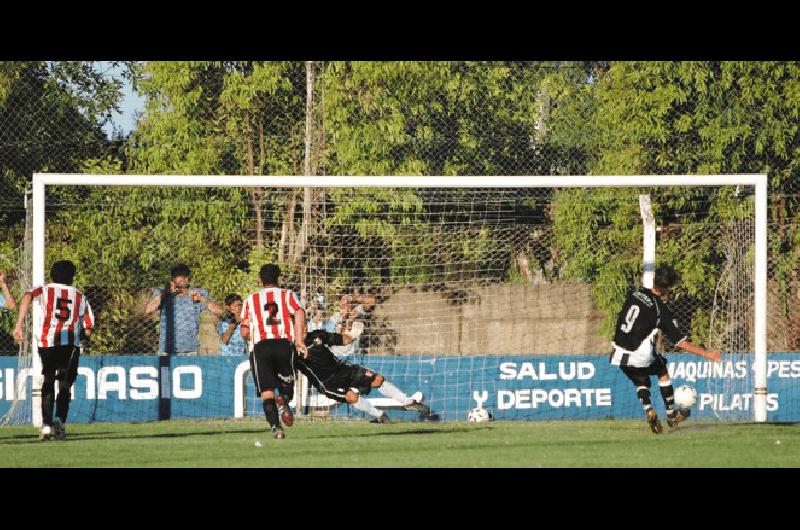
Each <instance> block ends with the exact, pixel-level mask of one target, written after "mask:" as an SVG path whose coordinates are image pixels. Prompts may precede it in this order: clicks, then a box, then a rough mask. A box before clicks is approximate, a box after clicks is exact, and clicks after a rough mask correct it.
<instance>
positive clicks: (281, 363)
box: [250, 339, 294, 401]
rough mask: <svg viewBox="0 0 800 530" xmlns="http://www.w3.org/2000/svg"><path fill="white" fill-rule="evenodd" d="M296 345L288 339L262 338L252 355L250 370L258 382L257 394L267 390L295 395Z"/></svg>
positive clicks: (289, 395) (285, 394) (288, 397)
mask: <svg viewBox="0 0 800 530" xmlns="http://www.w3.org/2000/svg"><path fill="white" fill-rule="evenodd" d="M293 360H294V345H293V344H292V343H291V342H289V341H288V340H286V339H270V340H262V341H261V342H259V343H258V344H256V345H255V347H254V348H253V353H252V354H251V355H250V370H251V371H252V372H253V380H254V381H255V384H256V394H257V395H259V396H260V395H261V393H262V392H265V391H267V390H271V391H275V389H276V388H277V389H279V390H280V393H281V394H283V395H284V396H286V398H287V401H291V400H292V396H294V362H293Z"/></svg>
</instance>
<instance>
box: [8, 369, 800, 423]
mask: <svg viewBox="0 0 800 530" xmlns="http://www.w3.org/2000/svg"><path fill="white" fill-rule="evenodd" d="M348 361H349V362H352V363H355V364H361V365H363V366H367V367H369V368H370V369H372V370H374V371H377V372H378V373H381V374H383V375H384V376H385V377H386V379H387V380H389V381H391V382H392V383H394V384H395V385H396V386H397V387H398V388H400V389H401V390H403V391H404V392H405V393H406V394H408V395H412V394H414V393H416V392H421V393H422V394H423V396H424V400H425V402H426V403H428V405H429V406H430V407H431V408H432V409H433V411H434V412H436V413H438V414H439V415H440V416H441V418H442V419H443V420H463V419H465V418H466V415H467V412H468V411H469V410H470V409H472V408H474V407H477V406H482V407H483V408H486V409H487V410H489V411H490V412H491V413H492V415H493V416H494V417H495V419H498V420H560V419H569V420H579V419H602V418H631V419H635V418H641V417H642V415H643V413H642V408H641V405H640V404H639V401H638V399H637V397H636V390H635V388H634V386H633V384H632V383H631V382H630V381H629V380H628V379H627V378H626V377H625V375H624V374H623V373H622V372H621V371H620V370H619V368H618V367H615V366H611V365H609V364H608V360H607V358H606V357H605V356H596V355H592V356H588V355H587V356H575V355H565V356H555V355H554V356H510V355H509V356H470V357H422V356H407V357H369V356H354V357H351V358H349V359H348ZM667 361H668V366H669V370H670V375H671V377H672V382H673V385H674V386H675V387H676V388H677V387H678V386H681V385H684V384H686V385H689V386H692V387H693V388H695V389H696V390H697V393H698V399H697V403H696V404H695V405H694V407H693V416H694V417H699V418H715V417H722V418H724V419H740V420H751V419H752V410H753V395H752V389H753V370H752V361H751V360H750V359H746V360H742V357H741V356H736V357H733V356H729V355H725V356H723V360H722V362H720V363H712V362H709V361H706V360H705V359H702V358H700V357H697V356H694V355H688V354H685V355H684V354H673V355H669V356H668V358H667ZM767 372H768V395H767V411H768V419H769V420H770V421H800V400H798V399H797V397H796V396H797V394H798V392H797V390H796V389H797V388H798V385H797V383H798V379H800V353H778V354H770V356H769V360H768V367H767ZM22 379H24V380H25V381H26V385H25V387H26V388H25V390H24V392H22V393H20V395H19V396H20V397H21V398H22V400H23V401H24V402H25V404H26V406H28V407H30V405H29V403H30V388H31V377H30V374H29V373H24V372H23V373H20V372H19V370H18V369H17V359H16V358H15V357H0V415H2V414H5V413H6V411H7V410H8V408H9V407H10V405H11V403H12V401H13V399H14V392H15V389H16V388H18V387H19V382H20V381H21V380H22ZM652 381H653V386H652V388H651V391H652V397H653V403H654V406H655V407H656V410H658V411H663V403H662V401H661V396H660V392H659V390H658V384H657V382H656V380H655V378H652ZM73 396H74V397H73V402H72V406H71V408H70V421H71V422H102V421H153V420H158V419H169V418H172V419H189V418H231V417H234V416H237V415H241V412H242V410H243V411H245V414H247V415H256V416H260V415H261V414H262V412H261V406H260V403H259V400H258V399H257V397H256V395H255V391H254V388H253V382H252V377H251V375H250V373H249V364H248V362H247V360H246V359H245V358H244V357H221V356H208V357H205V356H198V357H166V358H165V357H155V356H85V357H82V358H81V361H80V368H79V371H78V379H77V381H76V384H75V386H74V389H73ZM368 398H369V399H376V398H383V396H382V395H381V394H380V393H379V391H377V390H373V391H372V392H370V394H369V396H368ZM237 403H238V405H237ZM310 403H311V404H312V405H313V404H314V403H315V401H314V400H311V401H310ZM237 406H238V407H239V414H237ZM333 414H334V415H358V413H356V412H355V411H354V410H353V409H352V407H349V406H340V407H338V408H337V409H335V411H334V412H333ZM414 417H415V416H414V414H413V413H410V412H402V411H398V412H393V413H392V418H397V419H409V420H410V419H413V418H414Z"/></svg>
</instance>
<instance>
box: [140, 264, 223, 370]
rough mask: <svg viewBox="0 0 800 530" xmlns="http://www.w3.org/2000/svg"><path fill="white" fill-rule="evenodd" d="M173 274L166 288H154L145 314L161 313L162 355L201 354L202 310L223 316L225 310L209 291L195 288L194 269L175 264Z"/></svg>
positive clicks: (160, 349)
mask: <svg viewBox="0 0 800 530" xmlns="http://www.w3.org/2000/svg"><path fill="white" fill-rule="evenodd" d="M170 276H171V278H172V279H171V280H170V282H169V284H167V285H166V286H165V287H164V288H163V289H159V288H156V289H153V298H152V299H151V300H150V301H149V302H148V303H147V306H146V307H145V313H147V314H148V315H149V314H152V313H154V312H156V311H160V313H161V315H160V317H161V326H160V333H159V347H158V350H159V352H160V353H161V354H165V355H172V354H178V355H197V352H198V351H199V350H200V341H199V340H198V333H199V331H200V313H202V312H203V311H204V310H206V309H208V310H209V311H211V312H212V313H214V314H215V315H217V316H221V315H222V314H223V313H224V309H223V307H222V306H221V305H219V304H218V303H217V302H215V301H214V300H213V299H211V298H210V297H209V295H208V291H206V290H205V289H202V288H198V287H191V285H190V281H191V271H190V270H189V267H187V266H186V265H184V264H183V263H178V264H177V265H175V266H174V267H172V269H171V270H170Z"/></svg>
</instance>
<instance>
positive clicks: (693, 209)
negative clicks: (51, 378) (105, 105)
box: [3, 175, 766, 423]
mask: <svg viewBox="0 0 800 530" xmlns="http://www.w3.org/2000/svg"><path fill="white" fill-rule="evenodd" d="M765 182H766V180H765V178H764V177H761V176H748V175H741V176H701V177H697V176H688V177H687V176H659V177H656V176H640V177H231V176H216V177H214V176H203V177H198V176H136V175H118V176H114V175H35V178H34V200H33V201H29V205H30V208H31V220H30V224H31V225H32V228H31V231H30V232H31V235H30V242H29V243H30V245H29V247H30V250H31V271H32V273H31V284H32V285H41V284H42V283H46V282H47V281H49V269H50V265H51V264H52V263H54V262H55V261H57V260H61V259H70V260H72V261H73V262H74V263H75V264H76V265H77V274H76V278H75V285H76V286H77V287H78V288H79V289H80V290H82V292H83V293H84V294H85V295H86V296H87V298H88V299H89V301H90V303H91V305H92V308H93V311H94V315H95V319H96V323H97V328H96V331H95V333H94V335H93V336H92V339H91V342H90V344H89V346H88V347H87V348H85V350H84V352H83V355H82V357H81V362H80V368H79V372H78V379H77V381H76V384H75V386H74V388H73V396H74V398H73V402H72V406H71V409H70V421H75V422H91V421H149V420H156V419H178V418H232V417H242V416H244V417H254V418H258V419H259V420H261V419H263V415H262V413H261V406H260V402H259V400H258V399H256V394H255V391H254V388H253V381H252V377H251V375H250V372H249V370H250V368H249V363H248V360H247V357H246V356H245V355H244V352H243V351H242V350H236V348H235V347H233V346H231V343H230V342H229V343H228V344H225V343H224V336H225V332H226V331H227V330H228V326H230V323H231V318H230V315H229V314H227V313H224V312H223V313H222V314H214V312H213V311H212V306H210V305H206V304H205V303H200V302H198V303H196V304H195V306H189V309H186V311H185V312H181V313H180V315H162V314H161V313H162V311H165V312H166V309H161V307H167V306H157V309H156V310H155V311H148V307H147V306H148V302H151V301H152V300H153V298H154V297H157V296H158V295H159V289H163V288H164V287H165V285H166V284H168V283H169V281H170V270H171V269H172V267H173V266H175V265H176V264H178V263H183V264H185V265H187V266H188V267H189V269H190V271H191V288H192V289H202V290H204V292H205V293H207V295H208V298H210V299H212V300H214V301H216V302H217V303H219V304H220V305H221V306H223V308H225V301H226V299H228V300H230V299H232V298H233V297H232V296H231V295H238V296H240V297H241V298H242V299H246V297H247V296H248V295H249V294H251V293H253V292H255V291H257V290H258V289H259V288H260V285H259V281H258V271H259V269H260V267H261V266H262V265H263V264H266V263H276V264H278V265H279V266H280V267H281V270H282V273H283V277H282V284H283V286H284V287H287V288H289V289H291V290H293V291H294V292H296V293H297V294H298V297H299V298H300V300H301V303H302V304H303V305H304V307H305V310H306V314H307V319H308V322H309V329H324V328H327V329H329V330H337V331H347V330H349V329H351V328H352V326H353V323H357V324H356V327H361V328H363V332H362V334H361V336H360V337H359V338H358V339H357V340H356V341H354V343H353V344H352V345H351V346H349V347H343V348H335V349H334V353H336V354H337V356H340V357H341V358H342V359H343V360H346V361H348V362H351V363H355V364H360V365H363V366H366V367H368V368H370V369H372V370H374V371H377V372H378V373H381V374H383V375H384V376H385V377H386V379H387V380H389V381H391V382H392V383H393V384H394V385H395V386H397V387H398V388H400V389H401V390H402V391H403V392H405V393H406V394H407V395H409V396H412V395H413V396H415V397H418V398H421V399H423V400H424V402H425V403H427V404H428V405H429V406H430V407H431V409H432V410H433V411H434V412H435V413H437V414H439V415H440V417H441V418H442V419H444V420H463V419H465V418H466V415H467V412H468V411H469V410H470V409H472V408H475V407H482V408H486V409H487V410H488V411H489V412H490V413H491V414H492V415H493V416H494V418H495V419H521V420H536V419H601V418H612V417H613V418H640V417H641V414H642V412H641V406H640V404H639V403H638V400H637V398H636V393H635V390H634V389H632V387H631V386H630V383H629V381H628V380H627V379H626V378H625V377H624V375H623V374H622V373H621V372H620V371H619V369H618V368H616V367H613V366H610V365H609V363H608V354H609V352H610V338H611V336H612V335H613V325H614V321H615V318H616V313H617V312H618V310H619V308H620V307H621V305H622V302H623V299H624V297H625V294H626V291H627V290H629V289H631V288H633V287H636V286H639V285H641V284H642V275H643V272H644V271H645V266H644V264H643V260H642V245H643V243H642V240H643V237H642V234H643V232H642V219H641V216H640V211H639V195H640V194H642V193H647V194H649V195H650V197H651V202H652V206H653V211H654V217H655V222H656V225H657V229H658V236H657V239H658V241H657V253H656V261H657V263H659V264H660V263H669V264H671V265H672V266H674V267H675V268H676V269H677V270H678V271H679V272H680V273H681V276H682V282H681V284H680V285H679V286H678V287H677V288H676V289H674V292H673V293H671V295H670V299H669V302H670V303H671V304H672V306H673V307H674V309H675V311H676V314H677V317H678V321H679V324H680V326H681V328H683V329H684V330H685V331H689V330H691V335H690V337H691V340H692V342H694V343H696V344H700V345H703V346H705V347H707V348H717V349H720V350H722V351H723V352H724V355H723V362H722V363H720V364H719V366H709V363H708V362H707V361H705V359H702V358H700V357H697V356H692V355H690V354H681V353H679V350H678V349H677V348H676V347H675V345H673V344H671V343H669V342H667V341H666V340H661V341H660V343H659V346H660V347H661V349H662V351H664V352H665V353H666V355H667V358H668V361H669V365H670V370H671V372H673V384H674V385H675V386H679V385H681V384H688V385H690V386H693V387H695V388H696V389H697V391H698V394H699V399H698V404H697V405H696V407H697V410H696V412H695V413H696V414H697V415H698V416H700V417H707V418H722V419H757V420H758V421H763V420H764V419H765V417H764V416H763V415H762V414H764V413H765V412H764V411H765V408H764V407H765V403H766V394H765V390H764V389H765V387H766V380H765V379H764V373H763V367H764V366H765V365H764V364H763V362H762V361H763V360H764V359H765V352H766V350H765V344H766V343H765V327H764V326H765V322H764V320H763V316H759V315H762V313H763V311H765V308H764V307H763V306H764V300H765V291H764V289H765V286H764V285H763V284H764V283H765V282H766V274H765V271H764V270H763V269H759V267H764V265H765V261H761V260H762V258H763V256H761V255H760V254H759V253H761V254H763V255H764V256H765V255H766V243H765V240H762V239H760V236H759V231H760V230H761V231H762V233H764V234H765V233H766V232H765V230H764V227H763V225H760V224H759V222H758V218H759V216H758V215H757V214H758V213H759V208H760V206H759V200H760V199H761V194H763V193H764V190H763V189H761V188H762V186H765ZM37 185H38V186H39V192H38V193H39V195H38V196H37ZM764 219H765V217H764ZM761 222H762V223H763V220H762V221H761ZM37 223H38V224H37ZM759 282H762V285H761V286H760V285H759ZM181 311H184V310H181ZM41 318H42V316H41V315H37V314H34V315H33V321H32V323H31V324H30V325H29V327H28V332H29V333H28V337H30V329H31V326H36V325H37V323H38V322H39V321H38V320H37V319H41ZM759 318H761V319H762V320H759ZM234 342H235V341H234ZM165 344H169V346H167V347H166V348H165ZM185 344H190V345H193V346H186V345H185ZM187 348H188V350H187ZM165 349H168V350H171V351H177V353H174V354H172V353H170V354H164V353H165V351H164V350H165ZM189 350H191V352H190V351H189ZM33 351H35V348H34V345H29V346H28V347H26V348H25V349H24V350H23V353H22V354H21V355H20V357H19V359H18V365H19V369H17V370H16V371H15V370H14V369H11V370H9V369H6V370H5V373H7V374H9V375H11V378H9V376H5V377H4V378H3V382H4V390H3V391H5V392H9V393H13V394H14V399H13V403H12V405H11V407H10V409H9V411H7V413H6V416H5V419H6V421H27V422H30V421H33V422H34V423H36V418H37V414H38V413H37V407H36V397H37V395H36V388H37V386H36V385H37V382H36V378H35V377H34V376H35V374H36V360H37V359H36V355H35V354H32V352H33ZM759 352H760V353H759ZM759 359H760V360H759ZM711 364H713V363H711ZM21 368H25V369H26V370H27V371H24V370H20V369H21ZM11 372H14V374H13V375H12V374H11ZM12 379H13V381H14V382H13V383H12V382H11V381H12ZM12 387H13V391H12ZM757 388H758V389H760V390H759V391H758V392H756V391H755V390H756V389H757ZM745 394H746V395H747V396H748V397H746V398H745V397H742V396H743V395H745ZM735 396H739V398H738V402H737V403H738V404H737V405H736V406H737V407H738V408H736V409H734V408H731V407H732V401H733V400H735V399H737V398H736V397H735ZM368 398H369V399H372V400H374V404H375V405H376V406H378V407H379V408H384V409H386V410H389V411H392V412H390V415H391V416H392V418H393V419H395V418H396V419H406V420H409V421H413V420H415V419H417V416H416V413H414V412H409V411H405V410H402V409H401V408H400V406H399V403H397V402H395V401H393V400H392V399H389V398H386V397H384V396H382V395H381V394H379V393H377V392H373V393H371V394H370V395H369V396H368ZM658 401H660V398H658V396H657V395H655V399H654V403H656V407H657V408H658V406H659V405H660V404H659V403H658ZM293 404H294V406H295V410H296V411H297V413H298V414H299V415H305V416H308V417H322V418H360V417H362V416H361V415H360V413H359V412H357V411H355V410H354V409H352V408H351V407H349V406H347V405H338V404H336V403H335V402H333V401H331V400H329V399H327V398H326V397H325V396H323V395H321V394H319V392H317V391H316V390H315V389H314V388H311V387H309V386H308V384H307V382H303V383H302V384H299V385H298V391H297V392H296V396H295V400H294V403H293ZM662 406H663V405H662ZM759 410H762V412H758V411H759Z"/></svg>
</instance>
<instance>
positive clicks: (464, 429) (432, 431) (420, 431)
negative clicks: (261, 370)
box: [309, 427, 493, 440]
mask: <svg viewBox="0 0 800 530" xmlns="http://www.w3.org/2000/svg"><path fill="white" fill-rule="evenodd" d="M491 429H493V427H482V428H480V429H471V428H469V427H453V428H449V429H425V428H422V429H412V430H408V431H387V432H363V433H358V434H341V433H339V434H330V435H329V434H324V435H322V436H311V437H309V439H314V440H319V439H324V438H372V437H373V436H406V435H409V434H453V433H461V432H486V431H487V430H491Z"/></svg>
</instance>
